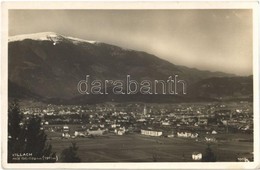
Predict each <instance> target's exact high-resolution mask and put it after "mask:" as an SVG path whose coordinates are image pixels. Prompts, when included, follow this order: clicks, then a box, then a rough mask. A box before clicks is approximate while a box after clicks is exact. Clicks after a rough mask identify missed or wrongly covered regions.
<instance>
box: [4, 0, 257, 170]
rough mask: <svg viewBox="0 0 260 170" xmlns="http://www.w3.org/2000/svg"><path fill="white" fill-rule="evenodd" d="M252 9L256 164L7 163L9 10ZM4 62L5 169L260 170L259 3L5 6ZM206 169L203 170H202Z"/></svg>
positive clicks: (43, 3)
mask: <svg viewBox="0 0 260 170" xmlns="http://www.w3.org/2000/svg"><path fill="white" fill-rule="evenodd" d="M234 8H237V9H252V11H253V78H254V162H249V163H244V162H216V163H189V162H181V163H175V162H174V163H160V162H157V163H73V164H72V163H28V164H27V163H15V164H10V163H7V110H8V100H7V95H8V90H7V82H8V81H7V80H8V74H7V73H8V55H7V47H8V10H9V9H234ZM1 12H2V32H1V35H2V39H1V43H2V58H1V65H2V67H1V76H2V79H1V80H2V83H1V85H2V86H1V98H2V99H3V101H2V103H1V104H2V107H1V111H2V113H1V116H2V117H1V118H2V119H1V123H2V130H1V131H2V136H1V137H2V140H1V142H2V145H1V155H2V160H1V161H2V167H3V168H12V169H16V168H26V169H28V168H37V169H39V168H41V169H47V168H48V169H54V168H66V169H68V168H69V169H74V168H76V169H82V168H85V169H259V168H260V166H259V162H260V157H259V154H260V148H259V139H260V135H259V129H260V126H259V44H258V41H259V3H258V2H257V1H247V2H242V1H237V2H236V1H233V2H232V1H218V2H216V1H215V2H213V1H212V2H206V1H201V2H188V1H185V2H169V1H164V2H155V1H150V2H149V1H143V2H136V1H128V2H118V1H114V2H112V1H110V2H100V1H98V2H93V1H91V2H69V1H66V2H2V11H1ZM202 167H203V168H202Z"/></svg>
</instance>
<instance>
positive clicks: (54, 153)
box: [2, 3, 259, 169]
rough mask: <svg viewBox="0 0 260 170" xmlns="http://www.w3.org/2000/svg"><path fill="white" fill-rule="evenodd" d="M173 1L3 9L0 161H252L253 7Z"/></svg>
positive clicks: (255, 123) (255, 101) (255, 141)
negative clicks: (188, 4)
mask: <svg viewBox="0 0 260 170" xmlns="http://www.w3.org/2000/svg"><path fill="white" fill-rule="evenodd" d="M45 5H46V4H45ZM111 5H113V3H111ZM183 5H184V8H183V6H182V7H180V8H178V6H177V7H175V8H170V7H169V8H167V6H166V7H164V8H158V9H157V8H155V7H154V8H141V9H140V8H129V9H127V8H122V9H120V8H105V7H104V8H102V9H101V8H96V9H95V8H87V7H86V8H84V3H83V5H82V9H78V8H77V9H73V8H71V9H70V8H62V9H61V8H57V9H55V8H49V9H48V8H46V7H45V8H44V6H43V8H42V9H41V8H40V9H39V7H38V6H37V7H36V8H31V7H30V8H26V7H23V8H13V9H12V8H8V10H6V11H7V12H6V23H7V24H8V25H7V26H6V28H7V29H6V30H5V32H4V34H5V35H6V44H4V45H5V46H6V58H5V60H6V63H5V64H6V66H5V67H6V80H5V81H6V86H7V88H6V89H7V92H6V94H7V97H6V99H7V100H6V109H5V113H3V114H4V115H5V117H3V118H4V120H5V121H6V123H5V124H6V127H5V128H2V129H6V132H5V133H4V135H5V139H6V140H5V141H3V142H5V143H6V144H5V145H4V146H6V151H5V152H4V153H5V154H3V151H2V160H3V159H4V160H6V164H7V165H14V166H15V165H21V166H23V165H28V167H29V166H30V164H34V163H37V164H38V165H39V166H41V164H42V165H44V166H45V165H49V166H53V165H61V167H66V166H67V164H69V165H70V167H73V165H75V166H76V165H78V163H87V164H88V163H94V164H100V163H109V164H110V165H111V163H112V164H113V165H116V164H118V163H119V164H120V163H133V164H134V165H136V164H138V163H148V164H147V165H149V163H152V165H158V164H159V163H169V166H168V168H174V164H175V163H176V164H178V163H200V164H203V163H214V164H216V165H219V164H220V163H233V164H230V165H234V166H230V167H228V168H231V169H232V168H234V167H235V168H237V166H236V164H238V165H251V164H250V163H257V162H259V153H256V152H257V150H256V149H258V152H259V110H258V109H259V98H258V97H259V91H258V90H259V89H258V83H259V79H258V72H259V68H258V64H257V63H256V62H257V61H258V59H257V58H258V56H257V53H256V51H257V50H256V48H258V46H257V44H255V43H256V41H255V37H254V35H255V32H256V31H257V30H256V27H255V25H257V22H256V21H255V19H256V18H255V12H256V10H255V8H253V7H251V8H250V7H241V8H235V7H234V8H232V7H229V8H218V6H217V7H215V8H185V4H183ZM255 5H256V6H257V5H258V7H259V4H255ZM48 6H49V7H51V4H50V3H49V5H48ZM66 7H68V5H67V6H66ZM2 34H3V33H2ZM256 39H258V37H256ZM257 111H258V112H257ZM256 117H257V120H256ZM256 129H257V131H256ZM256 137H257V138H256ZM4 148H5V147H4ZM60 163H65V164H60ZM242 163H243V164H242ZM87 164H86V166H85V167H88V166H87ZM187 165H188V164H187ZM220 165H221V164H220ZM254 165H256V164H254ZM258 165H259V164H258ZM130 167H131V166H130ZM179 167H182V166H180V165H179ZM219 167H221V166H219ZM238 167H241V166H238ZM242 167H244V168H246V166H242ZM104 168H107V167H106V166H104ZM186 168H187V167H186ZM188 168H191V169H192V168H193V167H192V166H190V167H188ZM255 168H256V167H255Z"/></svg>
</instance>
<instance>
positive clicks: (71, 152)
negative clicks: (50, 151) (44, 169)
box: [61, 142, 81, 162]
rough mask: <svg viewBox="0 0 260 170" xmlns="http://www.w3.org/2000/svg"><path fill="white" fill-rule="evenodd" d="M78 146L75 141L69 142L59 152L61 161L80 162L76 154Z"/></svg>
mask: <svg viewBox="0 0 260 170" xmlns="http://www.w3.org/2000/svg"><path fill="white" fill-rule="evenodd" d="M77 151H78V147H77V146H76V143H75V142H72V143H71V146H70V147H69V148H66V149H64V150H63V151H62V152H61V161H62V162H80V161H81V160H80V158H79V157H78V155H77Z"/></svg>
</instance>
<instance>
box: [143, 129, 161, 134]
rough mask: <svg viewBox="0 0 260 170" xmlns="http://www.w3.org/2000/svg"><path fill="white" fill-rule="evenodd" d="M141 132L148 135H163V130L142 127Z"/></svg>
mask: <svg viewBox="0 0 260 170" xmlns="http://www.w3.org/2000/svg"><path fill="white" fill-rule="evenodd" d="M141 134H142V135H147V136H162V131H155V130H144V129H141Z"/></svg>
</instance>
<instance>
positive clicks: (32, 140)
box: [25, 116, 56, 162]
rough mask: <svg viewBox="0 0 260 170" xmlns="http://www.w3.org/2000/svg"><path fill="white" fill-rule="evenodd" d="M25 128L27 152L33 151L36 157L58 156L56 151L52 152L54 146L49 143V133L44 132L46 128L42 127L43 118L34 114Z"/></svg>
mask: <svg viewBox="0 0 260 170" xmlns="http://www.w3.org/2000/svg"><path fill="white" fill-rule="evenodd" d="M25 130H26V132H25V137H26V147H25V152H27V153H32V154H33V156H34V157H42V156H45V157H52V158H53V157H56V155H55V153H52V146H51V145H49V144H47V135H46V134H45V133H44V130H42V129H41V119H40V118H39V117H37V116H33V117H32V118H30V119H29V122H28V124H27V126H26V129H25ZM33 162H43V161H42V160H39V161H33ZM44 162H46V161H44ZM47 162H53V160H49V161H47Z"/></svg>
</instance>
